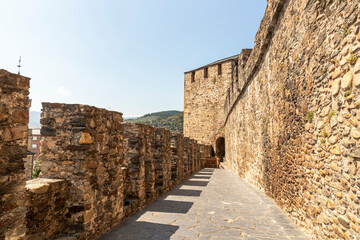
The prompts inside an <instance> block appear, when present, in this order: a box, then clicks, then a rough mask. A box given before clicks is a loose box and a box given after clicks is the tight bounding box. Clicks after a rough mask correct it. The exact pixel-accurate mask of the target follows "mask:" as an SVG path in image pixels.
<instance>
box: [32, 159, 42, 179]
mask: <svg viewBox="0 0 360 240" xmlns="http://www.w3.org/2000/svg"><path fill="white" fill-rule="evenodd" d="M39 174H40V159H39V158H37V159H36V160H35V163H34V167H33V172H32V178H33V179H34V178H38V177H39Z"/></svg>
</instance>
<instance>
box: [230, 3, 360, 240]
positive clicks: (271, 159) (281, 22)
mask: <svg viewBox="0 0 360 240" xmlns="http://www.w3.org/2000/svg"><path fill="white" fill-rule="evenodd" d="M359 8H360V4H359V2H358V1H339V0H335V1H315V0H307V1H295V0H281V1H278V0H273V1H268V7H267V10H266V14H265V16H264V18H263V21H262V22H261V25H260V28H259V31H258V33H257V36H256V38H255V46H254V49H253V50H252V51H251V53H250V54H249V53H248V52H243V53H242V55H241V56H242V60H241V61H243V63H244V64H243V65H242V66H241V64H239V80H238V83H232V85H231V86H230V89H229V91H228V95H227V100H226V103H225V106H224V107H225V114H226V121H225V144H226V157H225V166H226V167H228V168H230V169H232V170H233V171H235V172H237V173H238V174H239V175H240V176H241V177H244V178H245V179H246V180H248V181H249V182H251V183H252V184H254V185H256V186H257V187H258V188H259V189H261V190H263V191H265V192H266V193H267V194H268V195H269V196H271V197H272V198H273V199H274V200H275V201H276V202H277V203H278V205H279V206H280V207H282V209H284V210H285V211H286V212H288V213H289V215H290V217H291V218H292V219H293V220H294V221H295V222H296V223H297V224H298V225H299V226H300V227H302V229H303V230H305V231H306V232H308V233H310V234H313V235H314V236H315V238H316V239H355V238H359V237H360V235H359V234H360V225H359V221H360V219H359V216H360V212H359V211H360V208H359V198H360V186H359V184H358V183H359V175H360V173H359V161H358V160H359V159H360V154H359V151H358V148H359V146H360V141H359V138H360V127H359V120H360V118H359V117H360V109H359V106H360V105H359V101H360V98H359V96H360V89H359V87H360V59H358V57H360V33H359V27H360V20H359ZM239 62H240V60H239Z"/></svg>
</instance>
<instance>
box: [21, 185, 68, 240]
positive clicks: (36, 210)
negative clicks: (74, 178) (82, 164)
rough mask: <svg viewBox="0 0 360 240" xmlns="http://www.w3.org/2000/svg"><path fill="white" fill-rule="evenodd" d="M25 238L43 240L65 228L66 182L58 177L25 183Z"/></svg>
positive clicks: (58, 233) (60, 232)
mask: <svg viewBox="0 0 360 240" xmlns="http://www.w3.org/2000/svg"><path fill="white" fill-rule="evenodd" d="M26 199H27V202H26V209H27V212H26V239H27V240H45V239H53V238H54V236H56V235H61V234H63V232H64V231H65V229H66V214H67V210H68V209H67V207H66V200H67V199H68V186H67V182H66V181H64V180H60V179H34V180H29V181H27V183H26Z"/></svg>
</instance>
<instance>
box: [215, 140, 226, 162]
mask: <svg viewBox="0 0 360 240" xmlns="http://www.w3.org/2000/svg"><path fill="white" fill-rule="evenodd" d="M216 156H217V157H218V158H219V159H220V162H222V161H223V159H224V157H225V138H223V137H219V138H218V139H216Z"/></svg>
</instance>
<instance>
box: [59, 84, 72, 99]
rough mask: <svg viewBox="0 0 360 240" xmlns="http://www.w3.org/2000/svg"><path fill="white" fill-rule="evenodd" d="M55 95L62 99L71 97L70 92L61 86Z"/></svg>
mask: <svg viewBox="0 0 360 240" xmlns="http://www.w3.org/2000/svg"><path fill="white" fill-rule="evenodd" d="M56 94H58V95H60V96H63V97H69V96H70V95H71V92H70V91H69V90H66V89H65V88H64V87H63V86H60V87H59V88H58V90H57V91H56Z"/></svg>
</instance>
